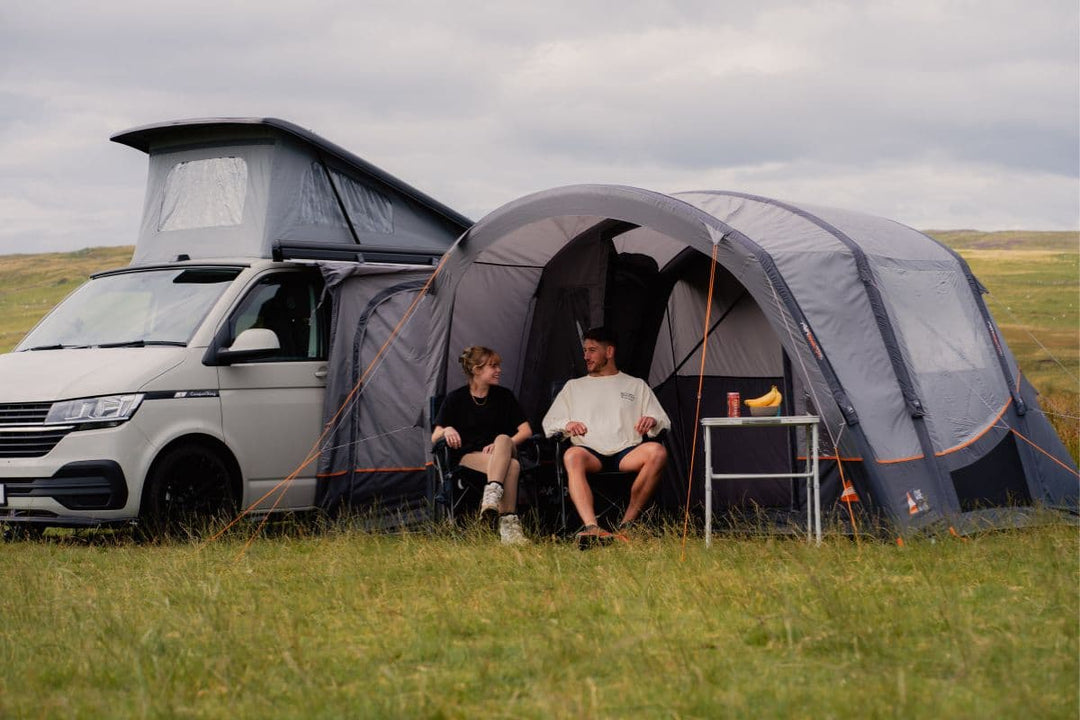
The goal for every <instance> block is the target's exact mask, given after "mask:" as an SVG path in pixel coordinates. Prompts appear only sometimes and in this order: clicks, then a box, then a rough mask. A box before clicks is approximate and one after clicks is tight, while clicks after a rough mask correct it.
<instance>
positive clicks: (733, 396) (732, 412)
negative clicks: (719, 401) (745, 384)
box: [727, 392, 741, 417]
mask: <svg viewBox="0 0 1080 720" xmlns="http://www.w3.org/2000/svg"><path fill="white" fill-rule="evenodd" d="M740 404H741V403H740V401H739V393H737V392H729V393H728V394H727V415H728V417H739V405H740Z"/></svg>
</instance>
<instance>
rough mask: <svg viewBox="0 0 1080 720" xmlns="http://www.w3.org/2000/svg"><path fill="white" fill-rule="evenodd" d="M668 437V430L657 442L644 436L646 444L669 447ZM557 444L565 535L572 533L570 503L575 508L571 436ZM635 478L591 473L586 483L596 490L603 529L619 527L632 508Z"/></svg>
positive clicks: (617, 472)
mask: <svg viewBox="0 0 1080 720" xmlns="http://www.w3.org/2000/svg"><path fill="white" fill-rule="evenodd" d="M667 433H668V431H667V430H664V431H662V432H661V433H659V434H658V435H657V436H656V437H655V438H650V437H647V436H644V435H643V436H642V442H659V443H662V444H665V445H666V443H667ZM554 440H555V473H556V475H557V476H558V486H559V487H560V488H562V489H563V496H564V500H563V511H562V530H563V531H564V532H565V531H566V530H567V529H568V528H567V526H566V512H567V511H566V507H565V506H566V503H570V505H571V507H573V503H572V502H571V501H570V495H569V492H568V491H567V490H566V488H567V480H568V478H567V476H566V466H564V465H563V453H565V452H566V450H567V448H569V447H570V436H569V435H565V434H560V435H556V436H555V437H554ZM635 477H637V473H636V472H626V471H623V470H608V471H603V470H602V471H600V472H595V473H589V475H588V476H587V477H586V480H588V482H589V489H590V490H592V494H593V511H594V512H595V513H596V520H597V522H599V523H601V525H603V524H607V525H608V526H610V527H611V528H615V527H616V526H617V525H618V522H619V520H620V519H621V518H622V516H623V513H625V512H626V506H627V505H629V504H630V487H631V486H632V485H633V482H634V478H635ZM655 499H656V498H655V496H654V497H653V500H652V502H655ZM575 514H576V512H575Z"/></svg>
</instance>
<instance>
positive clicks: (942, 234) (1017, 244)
mask: <svg viewBox="0 0 1080 720" xmlns="http://www.w3.org/2000/svg"><path fill="white" fill-rule="evenodd" d="M923 232H924V233H926V234H927V235H929V236H930V237H932V238H934V239H935V240H938V241H939V242H942V243H944V244H946V245H948V246H949V247H951V248H952V249H953V250H957V251H960V250H1050V251H1053V252H1076V251H1077V249H1078V248H1080V232H1076V231H1066V232H1035V231H1031V230H1002V231H999V232H981V231H979V230H923Z"/></svg>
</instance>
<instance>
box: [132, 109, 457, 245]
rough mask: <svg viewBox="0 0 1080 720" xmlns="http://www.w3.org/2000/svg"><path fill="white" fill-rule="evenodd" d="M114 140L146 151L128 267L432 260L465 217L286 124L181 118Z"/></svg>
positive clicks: (228, 119)
mask: <svg viewBox="0 0 1080 720" xmlns="http://www.w3.org/2000/svg"><path fill="white" fill-rule="evenodd" d="M111 139H112V140H113V141H114V142H118V143H121V144H124V145H128V146H130V147H133V148H135V149H137V150H142V151H143V152H146V153H148V154H149V155H150V168H149V174H148V177H147V183H146V199H145V203H144V206H143V218H142V225H141V228H140V231H139V237H138V241H137V243H136V247H135V254H134V257H133V260H132V262H133V264H139V265H141V264H150V263H159V262H170V261H173V260H176V259H177V257H180V256H183V255H186V256H187V257H188V258H190V259H193V260H195V259H209V258H222V257H263V258H270V257H282V256H288V257H309V258H311V257H315V258H319V257H321V258H329V259H333V258H337V259H345V258H346V257H352V256H350V255H348V253H352V254H353V256H355V253H361V254H362V255H363V257H364V258H365V259H369V260H380V259H384V260H389V261H395V260H397V261H410V260H420V261H431V259H433V258H437V257H438V256H440V255H441V254H442V253H443V251H445V249H446V248H447V247H449V246H450V244H452V243H453V242H454V240H455V239H456V238H457V237H458V236H459V235H460V234H461V233H462V232H464V230H465V229H466V228H468V227H469V225H471V224H472V221H470V220H469V219H468V218H466V217H464V216H463V215H461V214H459V213H457V212H455V211H454V210H452V209H450V208H449V207H447V206H445V205H443V204H442V203H439V202H438V201H436V200H434V199H432V198H431V197H429V196H428V195H425V194H424V193H422V192H420V191H419V190H417V189H416V188H414V187H412V186H410V185H408V184H406V183H404V182H402V181H401V180H398V179H397V178H395V177H394V176H392V175H390V174H389V173H386V172H384V171H383V170H380V169H379V168H377V167H375V166H374V165H371V164H370V163H368V162H366V161H364V160H362V159H361V158H359V157H357V156H356V155H353V154H352V153H350V152H348V151H346V150H344V149H342V148H341V147H338V146H337V145H334V144H333V143H330V142H327V141H326V140H324V139H322V138H320V137H319V136H318V135H315V134H314V133H311V132H309V131H307V130H305V129H303V128H300V127H298V126H296V125H293V124H292V123H289V122H286V121H284V120H278V119H275V118H205V119H195V120H178V121H175V122H166V123H160V124H155V125H146V126H143V127H139V128H134V129H132V130H127V131H125V132H122V133H118V134H116V135H114V136H113V137H112V138H111Z"/></svg>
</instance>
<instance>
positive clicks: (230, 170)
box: [158, 157, 248, 232]
mask: <svg viewBox="0 0 1080 720" xmlns="http://www.w3.org/2000/svg"><path fill="white" fill-rule="evenodd" d="M247 178H248V169H247V163H246V162H244V160H243V159H242V158H238V157H217V158H209V159H206V160H189V161H186V162H180V163H177V164H176V165H173V167H172V169H171V170H169V175H168V177H166V178H165V191H164V193H162V198H161V219H160V220H159V221H158V232H165V231H167V230H194V229H197V228H211V227H231V226H234V225H239V224H240V223H241V222H242V221H243V217H244V198H246V197H247Z"/></svg>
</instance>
